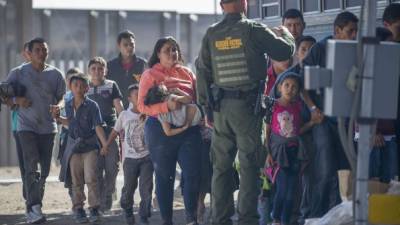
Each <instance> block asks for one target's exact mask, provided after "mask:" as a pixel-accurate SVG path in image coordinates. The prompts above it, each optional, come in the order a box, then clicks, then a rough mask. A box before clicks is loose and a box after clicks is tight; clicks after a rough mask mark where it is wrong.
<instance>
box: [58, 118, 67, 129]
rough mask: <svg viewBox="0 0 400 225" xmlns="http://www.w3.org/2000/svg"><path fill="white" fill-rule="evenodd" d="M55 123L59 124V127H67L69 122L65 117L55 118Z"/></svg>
mask: <svg viewBox="0 0 400 225" xmlns="http://www.w3.org/2000/svg"><path fill="white" fill-rule="evenodd" d="M56 121H57V123H60V124H61V125H63V126H65V127H68V125H69V120H68V119H67V118H66V117H63V116H59V117H57V118H56Z"/></svg>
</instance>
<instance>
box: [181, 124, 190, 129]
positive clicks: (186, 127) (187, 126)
mask: <svg viewBox="0 0 400 225" xmlns="http://www.w3.org/2000/svg"><path fill="white" fill-rule="evenodd" d="M189 127H190V125H189V124H188V123H187V124H185V125H184V126H183V127H182V129H183V130H187V129H188V128H189Z"/></svg>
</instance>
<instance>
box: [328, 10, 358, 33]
mask: <svg viewBox="0 0 400 225" xmlns="http://www.w3.org/2000/svg"><path fill="white" fill-rule="evenodd" d="M350 22H353V23H358V18H357V16H356V15H354V14H353V13H351V12H349V11H344V12H341V13H339V14H338V15H337V16H336V18H335V21H334V22H333V26H334V27H340V29H343V27H345V26H347V24H348V23H350Z"/></svg>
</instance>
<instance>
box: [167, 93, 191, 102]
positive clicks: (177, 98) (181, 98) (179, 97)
mask: <svg viewBox="0 0 400 225" xmlns="http://www.w3.org/2000/svg"><path fill="white" fill-rule="evenodd" d="M181 92H182V93H184V92H183V91H181ZM171 98H172V100H174V101H177V102H180V103H182V104H184V105H186V104H190V103H192V101H193V98H192V97H191V96H190V95H188V94H183V95H175V94H171Z"/></svg>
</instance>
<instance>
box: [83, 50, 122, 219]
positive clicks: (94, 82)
mask: <svg viewBox="0 0 400 225" xmlns="http://www.w3.org/2000/svg"><path fill="white" fill-rule="evenodd" d="M88 69H89V75H90V88H89V91H88V93H87V96H88V98H90V99H92V100H93V101H95V102H96V103H97V104H98V106H99V108H100V113H101V118H103V121H104V122H105V124H106V127H105V128H104V129H105V133H106V135H109V134H110V132H111V130H112V127H114V124H115V121H116V120H117V113H118V114H119V113H121V111H122V110H123V106H122V101H121V99H122V94H121V91H120V89H119V87H118V85H117V83H115V82H114V81H112V80H108V79H106V78H105V76H106V73H107V62H106V60H104V59H103V58H102V57H94V58H92V59H91V60H90V61H89V67H88ZM118 146H119V145H118V144H117V141H113V142H112V143H111V144H110V146H109V147H110V148H109V152H108V154H107V156H106V157H105V156H102V155H99V156H98V162H97V165H98V171H97V182H98V184H99V189H98V191H99V196H100V210H102V211H103V212H106V211H109V210H110V209H111V207H112V195H113V194H114V192H115V181H116V178H117V175H118V170H119V148H118Z"/></svg>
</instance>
